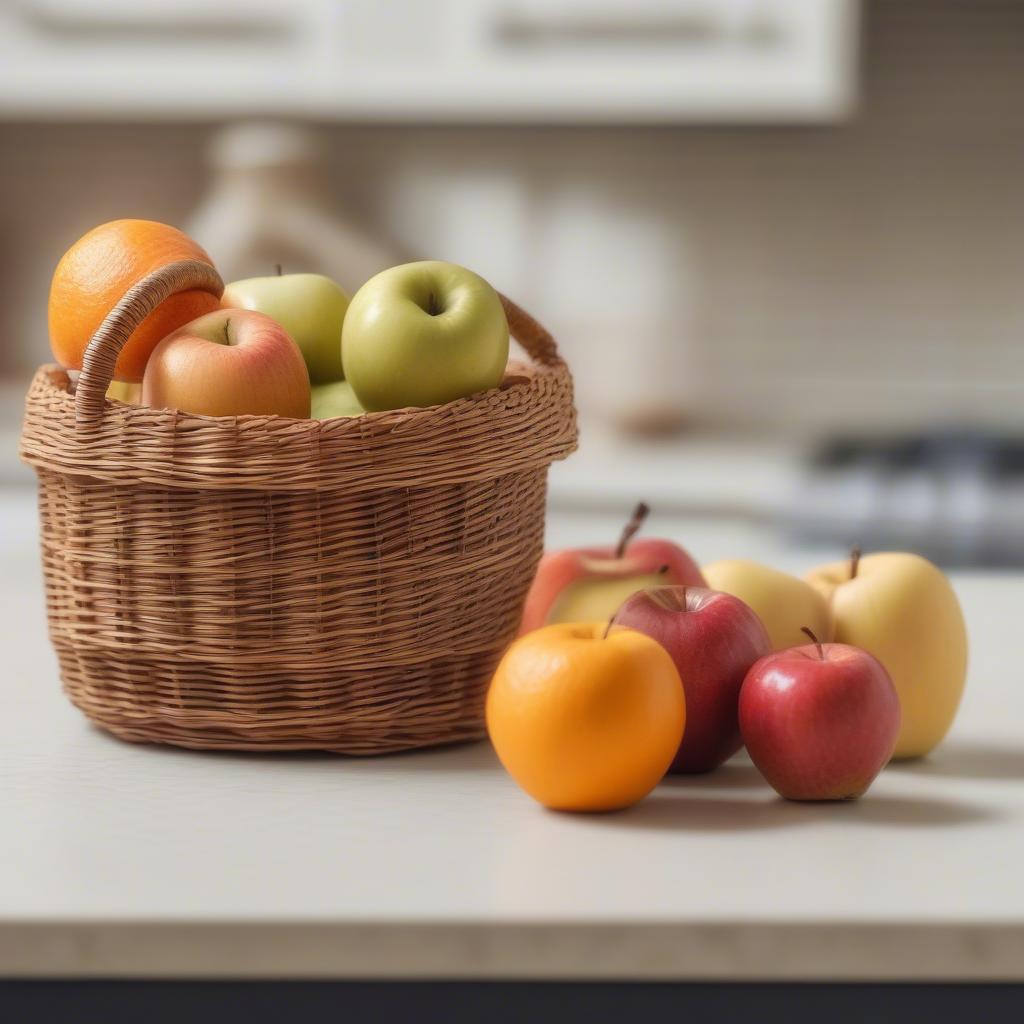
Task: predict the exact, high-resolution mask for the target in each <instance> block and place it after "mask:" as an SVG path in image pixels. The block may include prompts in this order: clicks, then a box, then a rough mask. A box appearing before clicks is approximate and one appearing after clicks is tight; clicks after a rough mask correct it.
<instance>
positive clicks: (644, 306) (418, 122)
mask: <svg viewBox="0 0 1024 1024" xmlns="http://www.w3.org/2000/svg"><path fill="white" fill-rule="evenodd" d="M1022 178H1024V3H1020V2H1017V0H972V2H969V3H968V2H964V0H865V2H863V3H857V2H855V0H662V2H659V3H655V2H647V0H566V2H544V0H434V2H431V3H424V2H422V0H393V2H390V3H387V4H379V3H376V2H374V0H291V2H289V3H287V4H285V3H280V2H277V0H273V2H271V0H247V2H246V3H245V4H239V3H234V2H230V0H178V2H170V0H167V2H157V0H148V2H147V0H6V2H0V196H2V207H0V217H2V223H0V236H2V254H0V330H2V338H3V344H2V346H0V376H2V380H3V391H2V405H0V413H2V417H3V418H2V426H3V430H4V443H3V460H4V461H3V464H2V467H0V479H2V480H3V482H4V483H5V484H7V485H9V487H10V488H24V489H25V490H26V492H27V490H28V487H29V486H30V485H31V482H32V480H31V475H30V474H29V473H28V471H26V470H25V469H24V467H20V466H19V465H18V464H17V463H16V459H15V455H14V453H15V450H16V444H17V442H16V435H17V430H18V422H19V417H20V403H21V397H22V394H23V392H24V388H25V385H26V383H27V380H28V377H29V375H30V374H31V372H32V370H33V369H34V367H35V366H37V365H38V364H39V363H41V362H44V361H46V360H47V359H48V357H49V353H48V345H47V336H46V312H45V311H46V296H47V289H48V285H49V276H50V273H51V272H52V268H53V266H54V264H55V263H56V261H57V260H58V259H59V257H60V255H61V253H62V252H63V251H64V249H65V248H66V247H67V246H68V245H69V244H70V243H71V242H72V241H74V240H75V239H76V238H77V237H78V236H79V235H81V234H82V233H83V232H84V231H86V230H87V229H88V228H90V227H91V226H93V225H94V224H97V223H99V222H102V221H105V220H110V219H113V218H117V217H146V218H151V219H156V220H163V221H167V222H170V223H173V224H177V225H179V226H181V227H184V228H185V229H187V230H190V231H191V232H192V233H194V234H195V236H196V237H197V239H198V240H199V241H200V242H201V243H202V244H203V245H204V246H205V247H206V248H207V249H208V251H209V252H210V253H211V255H212V256H213V257H214V259H215V261H217V263H218V265H219V267H220V269H221V271H222V273H223V275H224V277H225V279H227V280H230V279H231V278H234V277H238V276H247V275H249V274H253V273H263V272H266V273H270V272H271V268H272V266H273V264H274V263H283V264H284V265H285V269H286V270H317V271H322V272H325V273H328V274H331V275H332V276H334V277H336V278H337V279H338V280H339V281H340V282H341V283H342V284H344V285H345V286H346V287H347V288H349V289H350V290H355V289H356V288H357V287H358V286H359V284H360V283H361V282H362V280H364V279H365V278H366V277H367V276H368V275H369V274H371V273H373V272H374V271H376V270H377V269H381V268H383V267H384V266H387V265H389V264H391V263H395V262H400V261H402V260H404V259H407V258H415V257H421V256H430V257H436V258H442V259H448V260H454V261H456V262H459V263H464V264H466V265H468V266H470V267H472V268H473V269H476V270H477V271H479V272H480V273H482V274H483V275H484V276H486V277H488V278H489V279H490V280H491V281H492V283H494V284H495V285H496V286H497V287H498V288H500V289H501V290H502V291H505V292H507V293H508V294H509V295H511V296H513V297H515V298H516V299H517V301H519V302H520V303H521V304H523V305H525V306H526V307H527V308H529V309H530V310H531V311H532V312H533V313H534V314H535V315H536V316H537V317H538V318H539V319H540V320H542V321H543V322H544V323H545V324H546V325H548V326H549V327H550V328H551V329H552V330H553V331H554V332H555V334H556V336H557V337H558V340H559V342H560V345H561V347H562V349H563V351H564V353H565V355H566V357H567V358H568V359H569V361H570V363H571V365H572V366H573V369H574V371H575V373H576V378H577V385H578V403H579V407H580V411H581V427H582V446H581V450H580V452H579V454H578V455H577V456H575V457H574V458H573V459H571V460H570V461H569V462H567V463H565V464H563V465H560V466H557V467H555V470H554V471H553V474H552V499H551V500H552V509H553V517H554V519H555V521H556V522H558V521H559V520H558V519H557V517H558V516H559V515H572V516H573V517H574V519H573V522H574V523H585V524H587V525H585V526H584V527H578V526H574V530H576V531H578V530H580V529H582V530H583V532H584V533H586V534H588V535H592V536H593V539H599V538H600V537H603V536H606V535H607V539H608V540H611V539H612V538H613V536H614V532H617V525H614V524H617V522H618V520H619V519H620V518H625V516H626V513H627V511H628V509H629V507H630V506H631V505H632V504H633V502H634V501H635V500H637V499H638V498H645V499H646V500H648V501H649V502H650V503H651V504H652V505H653V506H654V508H655V510H656V512H657V513H658V514H659V515H660V516H661V517H663V518H664V519H665V520H666V521H668V520H669V519H671V521H672V523H673V524H682V525H676V526H675V529H676V530H677V531H678V530H680V529H685V524H686V523H690V522H692V524H693V527H694V536H699V537H700V538H701V539H702V540H701V544H702V549H701V550H697V551H695V552H694V553H695V554H696V555H697V556H698V557H699V558H701V559H702V560H710V559H712V558H717V557H723V556H726V555H743V554H749V555H754V554H755V553H757V554H763V553H764V550H765V549H766V548H771V549H773V550H777V551H779V552H786V551H796V550H799V551H801V552H803V551H805V550H807V549H809V548H810V547H816V548H820V549H821V550H822V551H825V552H834V553H836V554H837V555H838V554H839V553H841V552H842V551H843V550H844V549H845V548H847V547H848V546H849V545H850V544H852V543H859V544H862V545H864V546H865V547H866V548H878V547H900V548H903V547H910V548H913V549H915V550H918V551H921V552H922V553H925V554H929V555H931V556H932V557H934V558H936V559H937V560H939V561H940V562H943V563H945V564H947V565H958V566H970V565H974V566H996V567H1006V566H1011V565H1015V564H1016V565H1022V564H1024V411H1022V407H1024V344H1022V334H1024V284H1022V282H1024V190H1022V185H1021V182H1022ZM561 521H562V522H565V521H566V520H564V519H563V520H561ZM560 539H561V540H565V539H567V538H565V537H561V538H560ZM680 539H682V540H684V542H685V540H686V537H685V536H683V537H680ZM783 561H785V559H784V558H783Z"/></svg>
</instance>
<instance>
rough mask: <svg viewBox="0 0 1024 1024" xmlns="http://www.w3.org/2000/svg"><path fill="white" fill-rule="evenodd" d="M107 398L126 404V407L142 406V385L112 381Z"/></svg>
mask: <svg viewBox="0 0 1024 1024" xmlns="http://www.w3.org/2000/svg"><path fill="white" fill-rule="evenodd" d="M107 398H112V399H114V401H117V402H124V404H125V405H141V404H142V385H141V384H129V383H128V382H127V381H123V380H112V381H111V382H110V387H108V388H107Z"/></svg>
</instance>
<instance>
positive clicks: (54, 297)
mask: <svg viewBox="0 0 1024 1024" xmlns="http://www.w3.org/2000/svg"><path fill="white" fill-rule="evenodd" d="M183 259H195V260H202V261H203V262H204V263H210V264H211V266H212V261H211V260H210V257H209V256H207V255H206V253H205V252H204V250H203V249H202V247H201V246H199V245H198V244H197V243H195V242H193V241H192V239H191V238H189V237H188V235H186V234H184V233H182V232H181V231H179V230H178V229H177V228H172V227H170V226H169V225H167V224H159V223H157V222H156V221H153V220H112V221H110V222H109V223H107V224H101V225H100V226H99V227H96V228H93V229H92V231H90V232H88V233H87V234H85V235H83V236H82V237H81V238H80V239H79V240H78V241H77V242H75V244H74V245H73V246H71V248H70V249H68V251H67V252H66V253H64V255H63V256H62V257H61V261H60V263H58V264H57V269H56V270H55V271H54V273H53V281H52V283H51V284H50V306H49V319H50V347H51V348H52V349H53V355H54V358H55V359H56V360H57V362H58V363H60V365H61V366H63V367H66V368H67V369H69V370H80V369H81V368H82V358H83V357H84V355H85V349H86V346H87V345H88V344H89V341H90V339H91V338H92V336H93V334H95V333H96V329H97V328H98V327H99V326H100V324H101V323H102V322H103V319H104V317H106V315H107V314H108V313H109V312H110V311H111V309H113V308H114V306H115V305H117V303H118V302H119V301H120V300H121V298H122V297H123V296H124V293H125V292H126V291H128V289H129V288H130V287H131V286H132V285H133V284H135V282H136V281H138V280H140V279H141V278H143V277H145V276H146V274H148V273H150V272H151V271H153V270H157V269H159V268H160V267H162V266H164V264H167V263H173V262H174V261H175V260H183ZM219 305H220V301H219V296H217V295H212V294H209V293H207V292H204V291H188V292H181V293H180V294H178V295H171V296H170V297H169V298H167V299H165V300H164V301H163V302H161V303H160V305H159V306H157V308H156V309H154V310H153V312H152V313H150V315H149V316H148V317H146V319H145V320H143V321H142V323H141V324H140V325H139V327H138V328H137V330H136V331H135V332H134V333H133V334H132V336H131V337H130V338H129V339H128V342H127V344H126V345H125V346H124V348H123V349H122V350H121V354H120V356H119V357H118V360H117V365H116V366H115V368H114V377H115V378H116V379H117V380H125V381H135V382H137V381H141V380H142V373H143V370H145V368H146V360H147V359H149V354H150V352H152V351H153V349H154V348H155V347H156V345H157V343H158V342H159V341H161V339H163V338H164V337H165V336H166V335H168V334H170V333H171V331H174V330H177V329H178V328H179V327H181V326H183V325H184V324H187V323H188V322H189V321H190V320H195V319H196V317H199V316H202V315H203V314H204V313H209V312H211V311H212V310H214V309H217V308H218V307H219Z"/></svg>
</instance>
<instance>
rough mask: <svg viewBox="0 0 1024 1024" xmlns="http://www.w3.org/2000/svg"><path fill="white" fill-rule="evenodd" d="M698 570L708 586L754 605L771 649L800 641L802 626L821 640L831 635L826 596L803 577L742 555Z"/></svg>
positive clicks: (801, 638)
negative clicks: (769, 641) (769, 640)
mask: <svg viewBox="0 0 1024 1024" xmlns="http://www.w3.org/2000/svg"><path fill="white" fill-rule="evenodd" d="M702 571H703V573H704V578H705V579H706V580H707V581H708V586H709V587H710V588H711V589H712V590H721V591H723V592H724V593H726V594H732V595H733V596H734V597H738V598H739V599H740V600H741V601H744V602H746V604H748V605H750V607H751V608H753V609H754V611H755V612H756V613H757V615H758V617H759V618H760V619H761V622H763V623H764V628H765V629H766V630H768V636H769V637H770V639H771V642H772V649H773V650H776V651H783V650H785V649H786V648H787V647H798V646H800V645H802V644H803V643H804V642H805V637H804V634H803V632H802V628H803V627H804V626H806V627H808V628H809V629H810V630H811V631H812V632H813V633H814V634H815V636H818V637H821V639H822V640H831V639H832V611H831V609H830V608H829V603H828V600H827V599H826V598H825V597H824V596H823V595H822V594H821V593H820V592H819V591H817V590H815V588H814V587H812V586H811V585H810V584H809V583H808V582H807V581H806V580H802V579H799V578H798V577H796V576H790V575H789V573H785V572H781V571H780V570H779V569H773V568H772V567H771V566H769V565H762V564H761V563H760V562H752V561H749V560H748V559H745V558H730V559H725V560H723V561H720V562H713V563H712V564H711V565H705V566H704V567H703V570H702Z"/></svg>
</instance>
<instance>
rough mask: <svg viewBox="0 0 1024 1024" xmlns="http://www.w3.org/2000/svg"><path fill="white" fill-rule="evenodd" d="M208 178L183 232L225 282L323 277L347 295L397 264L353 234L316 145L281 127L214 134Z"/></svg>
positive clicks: (306, 134)
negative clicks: (278, 274)
mask: <svg viewBox="0 0 1024 1024" xmlns="http://www.w3.org/2000/svg"><path fill="white" fill-rule="evenodd" d="M209 162H210V167H211V172H212V175H211V180H210V185H209V187H208V189H207V192H206V195H205V196H204V198H203V199H202V201H201V203H200V205H199V207H198V209H197V210H196V211H195V213H194V214H193V216H192V218H191V220H190V223H189V226H188V231H189V234H191V235H192V237H193V238H195V239H196V240H197V241H199V242H200V243H201V244H202V245H203V246H204V248H206V250H207V251H208V252H209V253H210V255H211V256H212V257H213V259H214V261H215V262H216V264H217V267H218V268H219V269H220V271H221V274H222V276H223V277H224V280H225V281H232V280H237V279H238V278H244V277H256V276H261V275H266V274H273V273H274V268H275V265H277V264H280V265H282V266H283V268H284V270H285V272H286V273H288V272H292V271H294V272H313V273H321V274H327V275H328V276H329V277H332V278H333V279H334V280H336V281H337V282H338V283H339V284H340V285H341V286H342V287H343V288H344V289H345V290H346V291H348V292H349V294H352V293H353V292H355V291H356V289H358V288H359V286H360V285H361V284H362V283H363V282H364V281H366V280H367V278H369V277H372V276H373V275H374V274H376V273H377V272H378V271H380V270H384V269H385V268H386V267H390V266H394V264H396V263H400V262H402V257H401V255H400V254H399V253H398V252H396V251H393V250H392V248H391V247H389V246H387V245H385V244H384V243H383V242H381V241H379V240H378V239H376V238H373V237H371V236H370V235H369V234H367V233H366V232H365V231H364V230H362V229H360V228H358V227H357V226H356V225H355V224H354V223H353V221H352V220H351V219H350V218H349V217H347V216H346V215H345V213H344V212H343V210H342V209H341V208H340V207H339V206H338V204H337V203H336V201H335V200H334V198H333V196H332V195H331V193H330V190H329V189H328V186H327V175H326V172H325V165H324V153H323V147H322V143H321V139H320V137H319V136H318V134H317V133H316V132H315V131H314V130H313V129H311V128H308V127H306V126H303V125H299V124H293V123H285V122H242V123H239V124H235V125H229V126H228V127H226V128H224V129H222V130H221V131H220V132H219V133H218V134H217V135H215V136H214V138H213V140H212V142H211V145H210V150H209Z"/></svg>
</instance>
